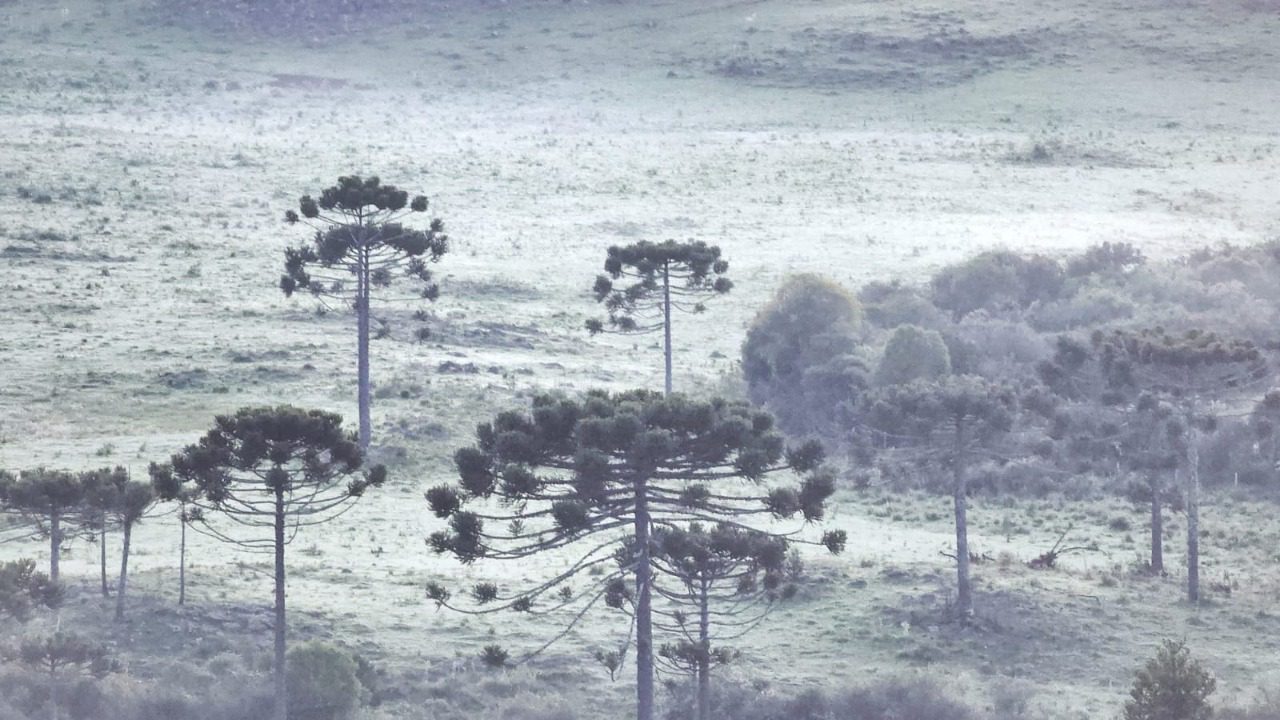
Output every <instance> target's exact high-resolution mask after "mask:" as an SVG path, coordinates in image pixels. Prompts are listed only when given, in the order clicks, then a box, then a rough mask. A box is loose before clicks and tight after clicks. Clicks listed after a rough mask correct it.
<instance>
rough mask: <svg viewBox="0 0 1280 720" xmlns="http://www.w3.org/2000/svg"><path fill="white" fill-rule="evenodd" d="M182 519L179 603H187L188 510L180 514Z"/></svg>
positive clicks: (179, 558)
mask: <svg viewBox="0 0 1280 720" xmlns="http://www.w3.org/2000/svg"><path fill="white" fill-rule="evenodd" d="M179 518H180V519H181V520H182V539H181V540H180V541H179V542H178V604H179V605H185V604H186V603H187V510H186V508H185V507H184V508H183V509H182V514H181V515H180V516H179Z"/></svg>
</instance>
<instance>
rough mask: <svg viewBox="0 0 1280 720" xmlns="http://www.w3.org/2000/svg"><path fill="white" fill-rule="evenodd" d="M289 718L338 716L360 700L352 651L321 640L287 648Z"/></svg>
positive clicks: (333, 718) (320, 719)
mask: <svg viewBox="0 0 1280 720" xmlns="http://www.w3.org/2000/svg"><path fill="white" fill-rule="evenodd" d="M285 669H286V670H287V678H286V683H287V685H288V689H289V717H290V718H291V719H292V720H341V719H342V718H347V717H350V716H351V713H352V711H354V710H355V708H356V705H357V704H358V703H359V700H360V681H359V679H358V678H357V677H356V672H357V667H356V662H355V660H353V659H352V658H351V654H350V653H348V652H346V651H345V650H342V649H340V648H336V647H333V646H332V645H327V644H325V643H322V642H315V641H313V642H308V643H303V644H301V645H296V646H294V647H293V648H291V649H290V650H289V656H288V659H287V661H286V663H285Z"/></svg>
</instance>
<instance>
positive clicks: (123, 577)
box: [111, 480, 156, 621]
mask: <svg viewBox="0 0 1280 720" xmlns="http://www.w3.org/2000/svg"><path fill="white" fill-rule="evenodd" d="M155 501H156V495H155V491H154V490H153V489H152V486H151V485H150V484H148V483H143V482H138V481H136V480H130V481H128V482H126V483H125V484H124V485H123V486H121V488H120V492H119V493H118V494H117V495H116V502H115V506H114V507H113V508H112V512H111V514H112V515H113V516H114V517H115V520H116V522H117V523H119V525H120V530H121V535H122V536H123V539H122V541H121V544H120V577H119V578H118V579H117V582H116V620H117V621H119V620H124V595H125V588H126V587H127V585H128V582H129V548H130V545H131V544H132V540H133V526H134V525H137V524H138V522H139V521H141V520H142V518H143V516H144V515H146V513H147V510H148V509H149V508H150V507H151V506H152V505H154V504H155Z"/></svg>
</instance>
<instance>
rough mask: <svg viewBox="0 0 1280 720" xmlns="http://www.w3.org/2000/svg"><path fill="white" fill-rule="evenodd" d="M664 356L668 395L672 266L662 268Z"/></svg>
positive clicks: (664, 265)
mask: <svg viewBox="0 0 1280 720" xmlns="http://www.w3.org/2000/svg"><path fill="white" fill-rule="evenodd" d="M662 337H663V344H662V355H663V359H664V360H665V361H666V384H665V386H664V387H665V388H666V394H667V395H670V394H671V266H670V265H669V264H663V266H662Z"/></svg>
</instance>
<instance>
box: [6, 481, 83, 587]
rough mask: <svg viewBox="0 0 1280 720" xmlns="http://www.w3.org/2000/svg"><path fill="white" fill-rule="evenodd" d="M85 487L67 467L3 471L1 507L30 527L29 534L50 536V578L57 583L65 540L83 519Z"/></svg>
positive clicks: (32, 535) (77, 528)
mask: <svg viewBox="0 0 1280 720" xmlns="http://www.w3.org/2000/svg"><path fill="white" fill-rule="evenodd" d="M84 488H85V484H84V482H83V478H82V476H81V475H79V474H77V473H73V472H69V471H66V470H47V469H45V468H39V469H36V470H24V471H22V472H20V473H19V474H18V475H17V476H14V475H11V474H9V473H4V472H0V508H4V510H5V511H6V512H9V513H13V514H16V515H18V516H19V517H20V518H21V519H22V520H23V521H24V523H25V524H26V525H28V526H29V527H31V528H32V532H31V533H29V535H28V536H31V537H46V538H48V539H49V579H50V580H51V581H52V582H55V583H56V582H58V560H59V557H60V555H61V551H62V543H63V541H64V540H65V539H66V538H67V537H68V533H75V532H76V531H78V530H79V524H80V523H81V522H82V520H83V511H84Z"/></svg>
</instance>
